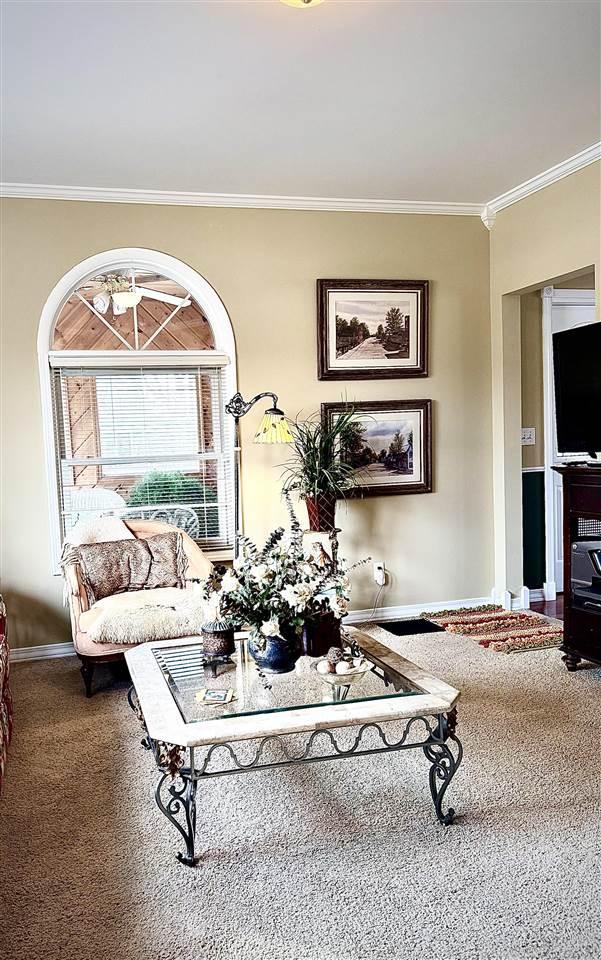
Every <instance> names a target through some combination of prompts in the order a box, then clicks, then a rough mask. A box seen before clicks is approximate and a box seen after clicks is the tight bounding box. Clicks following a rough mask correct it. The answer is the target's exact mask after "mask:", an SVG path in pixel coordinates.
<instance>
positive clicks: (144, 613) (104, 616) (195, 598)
mask: <svg viewBox="0 0 601 960" xmlns="http://www.w3.org/2000/svg"><path fill="white" fill-rule="evenodd" d="M178 593H181V595H182V596H181V599H179V598H178V599H177V600H176V599H174V600H173V601H170V602H168V603H157V602H155V603H148V604H146V605H144V606H140V605H139V604H132V605H131V607H129V606H125V605H123V606H120V607H119V609H118V610H112V609H110V608H109V609H106V610H102V611H101V613H100V615H99V616H98V618H97V619H96V620H95V622H94V623H93V624H91V625H90V628H89V630H88V631H87V632H88V636H89V637H90V639H91V640H94V642H95V643H124V644H132V645H133V644H137V643H146V642H148V641H150V640H177V639H178V638H179V637H193V636H196V635H197V634H200V632H201V629H202V625H203V623H205V622H206V620H207V616H206V611H205V609H204V603H203V600H202V597H201V596H200V595H199V593H198V592H197V591H188V590H180V591H178Z"/></svg>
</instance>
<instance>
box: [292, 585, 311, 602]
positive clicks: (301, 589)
mask: <svg viewBox="0 0 601 960" xmlns="http://www.w3.org/2000/svg"><path fill="white" fill-rule="evenodd" d="M296 593H297V596H298V599H299V601H300V603H303V604H304V603H306V602H307V601H308V600H311V599H312V598H313V596H314V594H315V591H314V590H312V589H311V587H310V586H309V584H308V583H299V585H298V586H297V587H296Z"/></svg>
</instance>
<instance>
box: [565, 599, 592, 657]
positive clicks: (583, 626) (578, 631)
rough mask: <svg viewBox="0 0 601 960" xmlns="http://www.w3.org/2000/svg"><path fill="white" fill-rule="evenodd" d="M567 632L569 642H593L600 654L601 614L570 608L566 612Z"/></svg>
mask: <svg viewBox="0 0 601 960" xmlns="http://www.w3.org/2000/svg"><path fill="white" fill-rule="evenodd" d="M566 614H567V628H568V629H567V631H566V632H569V637H570V640H571V642H572V643H573V642H574V641H575V642H576V643H577V642H578V641H579V640H586V641H588V642H589V643H590V642H594V643H595V644H596V645H597V646H598V648H599V652H600V653H601V613H589V612H588V611H585V610H578V609H576V608H574V607H571V609H570V611H569V612H567V611H566Z"/></svg>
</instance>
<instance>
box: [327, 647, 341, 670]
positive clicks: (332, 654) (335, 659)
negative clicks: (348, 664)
mask: <svg viewBox="0 0 601 960" xmlns="http://www.w3.org/2000/svg"><path fill="white" fill-rule="evenodd" d="M343 659H344V654H343V652H342V650H341V649H340V647H330V649H329V650H328V663H331V664H332V665H333V666H334V667H335V666H336V664H337V663H340V661H341V660H343Z"/></svg>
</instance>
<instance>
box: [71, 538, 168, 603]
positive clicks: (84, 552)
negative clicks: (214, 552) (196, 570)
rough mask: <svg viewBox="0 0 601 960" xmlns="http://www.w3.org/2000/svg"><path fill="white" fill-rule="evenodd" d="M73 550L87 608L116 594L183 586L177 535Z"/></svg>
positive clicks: (94, 544) (98, 544) (92, 545)
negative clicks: (85, 594)
mask: <svg viewBox="0 0 601 960" xmlns="http://www.w3.org/2000/svg"><path fill="white" fill-rule="evenodd" d="M76 549H77V554H78V560H79V566H80V569H81V578H82V582H83V585H84V587H85V590H86V593H87V596H88V603H89V604H90V606H91V605H92V604H93V603H95V602H96V600H102V599H103V598H104V597H111V596H113V595H114V594H116V593H128V592H130V591H134V590H153V589H154V588H155V587H183V586H184V585H185V575H186V566H187V561H186V555H185V553H184V548H183V542H182V535H181V533H176V532H173V533H157V534H156V535H155V536H154V537H148V539H147V540H137V539H134V540H113V541H111V542H109V543H83V544H81V545H80V546H79V547H77V548H76Z"/></svg>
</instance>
